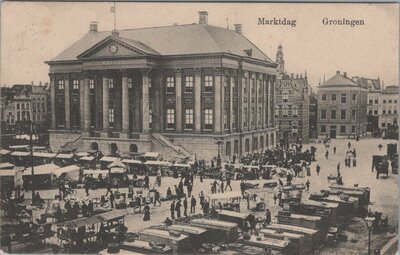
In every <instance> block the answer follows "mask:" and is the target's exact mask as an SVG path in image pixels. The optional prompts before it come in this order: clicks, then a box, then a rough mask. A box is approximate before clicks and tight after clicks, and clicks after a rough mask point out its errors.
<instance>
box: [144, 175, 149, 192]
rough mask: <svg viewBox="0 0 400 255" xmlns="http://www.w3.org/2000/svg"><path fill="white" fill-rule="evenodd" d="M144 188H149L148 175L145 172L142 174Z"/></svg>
mask: <svg viewBox="0 0 400 255" xmlns="http://www.w3.org/2000/svg"><path fill="white" fill-rule="evenodd" d="M144 188H145V189H150V179H149V175H148V174H147V173H146V175H145V176H144Z"/></svg>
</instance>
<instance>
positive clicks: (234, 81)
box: [231, 77, 236, 94]
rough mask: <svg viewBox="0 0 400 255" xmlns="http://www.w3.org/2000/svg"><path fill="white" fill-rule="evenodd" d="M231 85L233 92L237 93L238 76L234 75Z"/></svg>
mask: <svg viewBox="0 0 400 255" xmlns="http://www.w3.org/2000/svg"><path fill="white" fill-rule="evenodd" d="M231 86H232V92H233V94H235V93H236V78H235V77H233V78H232V79H231Z"/></svg>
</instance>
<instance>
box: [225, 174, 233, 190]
mask: <svg viewBox="0 0 400 255" xmlns="http://www.w3.org/2000/svg"><path fill="white" fill-rule="evenodd" d="M228 187H229V188H230V189H231V191H232V186H231V177H230V176H229V174H227V175H226V186H225V190H226V189H227V188H228Z"/></svg>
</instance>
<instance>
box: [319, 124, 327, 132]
mask: <svg viewBox="0 0 400 255" xmlns="http://www.w3.org/2000/svg"><path fill="white" fill-rule="evenodd" d="M320 132H321V133H322V134H323V133H326V126H325V125H321V127H320Z"/></svg>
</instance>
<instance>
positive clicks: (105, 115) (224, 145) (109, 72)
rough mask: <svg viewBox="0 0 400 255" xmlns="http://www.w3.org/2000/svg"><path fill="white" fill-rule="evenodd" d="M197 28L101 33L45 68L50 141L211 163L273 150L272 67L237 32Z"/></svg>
mask: <svg viewBox="0 0 400 255" xmlns="http://www.w3.org/2000/svg"><path fill="white" fill-rule="evenodd" d="M199 14H200V17H199V20H200V21H199V24H190V25H174V26H165V27H153V28H142V29H128V30H120V31H117V30H113V31H106V32H100V31H98V29H97V24H91V26H90V31H89V32H88V33H87V34H86V35H84V36H83V37H82V38H81V39H79V40H78V41H77V42H75V43H74V44H72V45H71V46H70V47H68V48H67V49H65V50H64V51H63V52H62V53H60V54H59V55H58V56H56V57H55V58H54V59H52V60H50V61H47V62H46V63H47V64H48V65H49V66H50V82H51V106H52V130H51V132H50V145H51V147H53V148H55V149H57V148H59V147H60V146H64V147H76V148H79V149H83V150H85V149H87V150H89V149H93V148H95V147H97V148H99V149H100V150H101V151H103V153H105V154H115V153H119V154H128V153H130V152H147V151H157V152H161V153H162V154H164V156H166V157H173V156H177V155H181V156H190V155H196V157H197V158H205V159H209V158H211V157H214V156H217V154H218V150H220V152H221V155H222V156H223V157H230V156H232V155H233V154H238V155H240V154H244V153H247V152H251V151H255V150H260V149H264V148H266V147H269V146H273V145H274V144H275V139H276V138H275V128H274V126H275V125H274V116H273V112H274V82H275V79H276V75H275V73H276V64H275V63H274V62H273V61H272V60H271V59H270V58H269V57H268V56H267V55H265V54H264V53H263V52H262V51H260V50H259V49H258V48H257V46H255V45H254V44H253V43H251V42H250V41H249V40H248V39H247V38H246V37H244V36H243V35H242V30H241V25H235V30H228V29H226V28H220V27H215V26H212V25H209V24H208V16H207V12H199Z"/></svg>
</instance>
